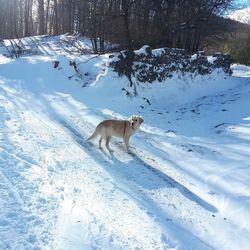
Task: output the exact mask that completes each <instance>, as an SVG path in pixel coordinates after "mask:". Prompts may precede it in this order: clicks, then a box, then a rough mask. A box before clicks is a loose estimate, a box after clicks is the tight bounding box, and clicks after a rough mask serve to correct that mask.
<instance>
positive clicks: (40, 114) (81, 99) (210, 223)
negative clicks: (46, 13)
mask: <svg viewBox="0 0 250 250" xmlns="http://www.w3.org/2000/svg"><path fill="white" fill-rule="evenodd" d="M4 60H5V59H4ZM59 60H61V61H60V66H61V67H62V69H61V70H55V69H54V68H53V61H54V59H51V58H47V57H37V58H27V59H19V60H16V61H12V62H10V61H9V60H7V59H6V61H3V62H1V63H2V64H1V68H0V112H1V116H0V142H1V144H0V177H1V178H0V180H1V181H0V187H1V196H0V239H1V240H0V249H20V250H22V249H34V250H35V249H36V250H38V249H63V250H64V249H70V250H71V249H79V250H80V249H247V248H248V246H249V243H250V237H249V235H250V234H249V232H250V227H249V225H248V224H247V223H246V221H248V220H249V219H250V213H249V197H250V193H249V172H250V170H249V165H248V164H249V161H247V160H249V137H247V136H248V135H249V131H250V127H249V117H250V114H249V111H248V110H247V109H244V108H242V109H240V107H244V106H245V105H247V104H249V96H250V84H249V80H248V78H247V77H246V78H244V79H243V78H242V79H238V81H239V84H238V85H236V86H235V87H233V88H232V89H230V88H231V87H229V88H228V89H225V90H224V91H222V92H219V93H216V94H213V95H209V96H207V97H206V98H200V99H199V98H198V99H195V100H194V101H193V102H189V104H188V105H187V104H186V105H177V106H176V109H174V110H170V111H168V112H169V113H168V115H167V116H166V117H167V118H168V120H170V122H171V128H172V129H173V128H174V130H175V131H177V132H176V133H172V132H171V131H168V128H170V125H169V124H170V123H167V122H166V121H165V120H164V119H163V118H162V120H160V118H157V119H158V120H156V117H157V116H156V115H155V114H152V115H147V113H146V111H145V114H143V115H144V117H145V124H144V125H143V126H142V128H141V131H140V132H138V134H136V135H135V136H134V137H133V139H132V140H131V144H132V147H131V153H130V154H126V153H125V152H124V149H123V145H122V144H121V142H120V141H119V140H114V141H113V142H112V148H113V149H114V153H109V152H108V151H106V150H99V149H98V148H97V147H96V143H94V145H92V144H89V143H87V142H86V141H85V139H86V138H87V137H88V136H89V135H90V134H91V133H92V131H93V129H94V126H95V124H96V123H97V122H98V121H100V120H102V119H103V118H104V117H107V116H114V117H119V115H120V116H121V115H122V114H123V113H122V112H121V113H118V111H119V110H118V109H119V105H114V102H112V103H110V104H107V106H112V105H114V108H115V109H114V110H109V111H107V107H106V106H105V105H103V106H101V105H102V104H101V103H100V102H97V103H96V106H95V105H94V104H93V103H94V102H93V100H92V98H94V96H91V93H92V92H91V91H92V90H90V91H89V92H88V90H85V89H84V88H82V87H81V84H78V83H77V82H74V81H69V80H67V77H68V75H71V74H72V72H71V71H70V70H71V69H70V68H69V66H68V64H67V62H64V61H63V60H62V58H61V57H59ZM98 60H103V62H105V60H106V59H103V58H101V59H98ZM103 62H100V63H99V64H98V65H97V67H96V61H94V62H91V63H93V64H91V65H88V67H89V68H91V66H93V65H95V69H94V70H93V71H92V72H90V74H93V75H94V72H95V71H97V73H96V75H97V76H96V79H98V78H99V77H100V75H103V76H105V74H106V73H103V72H104V71H105V69H103V68H102V67H100V65H102V63H103ZM88 70H89V69H88ZM244 72H245V71H244ZM241 75H242V74H241ZM100 78H101V77H100ZM108 80H110V79H108ZM94 87H95V86H94ZM94 87H93V88H94ZM89 88H90V87H89ZM97 90H98V87H97ZM110 90H111V89H110ZM237 94H238V97H240V98H238V97H237ZM222 95H223V96H222ZM233 96H234V97H235V98H233ZM232 98H233V99H232ZM217 102H218V103H217ZM221 102H224V104H223V105H224V106H223V107H222V106H220V105H221ZM212 104H213V105H212ZM198 105H199V106H198ZM197 106H198V108H199V110H196V112H192V110H194V109H195V108H197ZM225 106H226V107H225ZM164 108H165V107H162V110H158V111H157V112H158V113H162V112H164ZM184 108H186V110H184ZM121 109H122V107H121ZM223 109H226V110H229V111H228V112H231V113H230V114H231V115H229V116H228V115H226V111H222V110H223ZM131 110H132V109H131ZM176 111H177V112H176ZM129 112H130V111H129ZM180 112H184V113H183V114H182V116H181V118H182V120H179V119H178V118H179V116H180V115H179V113H180ZM198 113H199V119H198V118H197V117H198ZM117 114H118V115H117ZM233 114H234V117H232V115H233ZM158 117H160V115H159V116H158ZM243 118H244V119H245V120H243ZM232 120H233V121H234V124H233V125H231V123H232ZM236 121H237V123H236ZM243 121H244V122H243ZM195 122H196V123H198V125H197V127H196V129H197V128H203V130H200V131H196V133H195V131H194V130H192V129H191V128H192V124H194V123H195ZM220 124H222V125H220ZM228 124H229V125H228ZM216 125H220V126H217V127H216ZM218 131H219V132H218ZM231 131H232V132H231ZM195 134H199V137H198V136H197V137H195ZM218 136H219V139H218ZM235 173H237V174H235Z"/></svg>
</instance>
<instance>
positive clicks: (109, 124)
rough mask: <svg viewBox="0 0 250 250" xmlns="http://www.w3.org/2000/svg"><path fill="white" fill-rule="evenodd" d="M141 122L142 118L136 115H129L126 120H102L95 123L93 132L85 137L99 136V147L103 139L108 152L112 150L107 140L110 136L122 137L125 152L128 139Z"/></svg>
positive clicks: (93, 137)
mask: <svg viewBox="0 0 250 250" xmlns="http://www.w3.org/2000/svg"><path fill="white" fill-rule="evenodd" d="M143 122H144V120H143V118H142V117H141V116H137V115H132V116H130V117H129V119H128V120H104V121H102V122H100V123H99V124H98V125H97V127H96V129H95V131H94V133H93V134H92V135H91V136H90V137H89V138H88V139H87V141H90V140H92V139H95V138H96V137H98V136H100V139H99V148H100V149H101V148H102V145H101V144H102V140H105V141H106V144H105V145H106V148H107V149H108V150H109V151H110V152H113V150H112V149H111V148H110V147H109V142H110V140H111V138H112V136H116V137H120V138H122V139H123V142H124V144H125V150H126V152H128V151H129V139H130V137H131V136H132V135H133V134H134V133H135V132H136V131H137V130H138V129H139V128H140V126H141V124H142V123H143Z"/></svg>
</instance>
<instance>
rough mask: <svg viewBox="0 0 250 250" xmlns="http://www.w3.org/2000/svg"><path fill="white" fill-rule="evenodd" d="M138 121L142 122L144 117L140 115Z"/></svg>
mask: <svg viewBox="0 0 250 250" xmlns="http://www.w3.org/2000/svg"><path fill="white" fill-rule="evenodd" d="M139 121H140V124H142V123H143V122H144V119H143V118H142V117H141V116H140V117H139Z"/></svg>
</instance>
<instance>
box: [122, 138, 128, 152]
mask: <svg viewBox="0 0 250 250" xmlns="http://www.w3.org/2000/svg"><path fill="white" fill-rule="evenodd" d="M123 141H124V144H125V149H126V152H127V153H128V151H129V138H124V139H123Z"/></svg>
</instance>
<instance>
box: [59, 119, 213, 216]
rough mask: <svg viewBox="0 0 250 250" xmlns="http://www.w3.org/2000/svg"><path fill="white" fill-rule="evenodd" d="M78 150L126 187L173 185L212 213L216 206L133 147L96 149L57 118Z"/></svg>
mask: <svg viewBox="0 0 250 250" xmlns="http://www.w3.org/2000/svg"><path fill="white" fill-rule="evenodd" d="M60 123H61V125H63V126H64V127H65V128H66V129H67V130H68V131H69V132H70V134H71V135H72V137H73V138H74V140H75V141H76V142H77V143H78V145H79V146H81V148H82V150H83V151H84V152H85V153H87V154H88V155H90V157H91V159H92V160H93V161H95V162H96V163H97V164H98V165H99V166H101V167H102V168H103V169H104V170H105V171H106V172H108V173H109V174H110V175H111V176H112V178H113V179H114V180H115V181H116V182H119V183H122V184H124V186H127V188H130V186H134V185H136V186H137V187H138V189H147V190H157V189H161V188H164V187H168V188H175V189H177V190H178V191H179V192H180V193H181V194H182V195H183V196H185V197H186V198H187V199H189V200H191V201H193V202H195V203H196V204H198V205H200V206H201V207H203V208H204V209H206V210H207V211H209V212H212V213H215V212H217V209H216V208H215V207H214V206H213V205H211V204H209V203H208V202H206V201H205V200H203V199H202V198H200V197H199V196H198V195H196V194H195V193H193V192H192V191H190V190H189V189H188V188H186V187H185V186H183V185H182V184H181V183H179V182H177V181H176V180H174V179H172V178H171V177H169V176H168V175H167V174H165V173H163V172H162V171H160V170H159V169H157V168H156V167H154V166H152V165H150V164H148V163H147V162H145V161H144V160H143V159H142V157H141V156H139V155H138V154H137V153H136V151H135V150H134V148H133V147H130V148H131V150H130V152H129V153H128V154H127V153H126V152H125V150H124V147H123V145H122V144H121V143H117V142H115V143H114V145H115V149H117V151H118V152H117V151H116V150H112V151H108V150H106V149H99V148H98V147H97V146H96V145H95V144H93V143H91V142H88V141H86V139H85V138H84V137H83V136H82V134H81V133H80V132H79V131H78V130H77V129H76V128H74V127H73V126H72V125H70V124H69V123H67V122H66V121H61V122H60Z"/></svg>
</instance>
